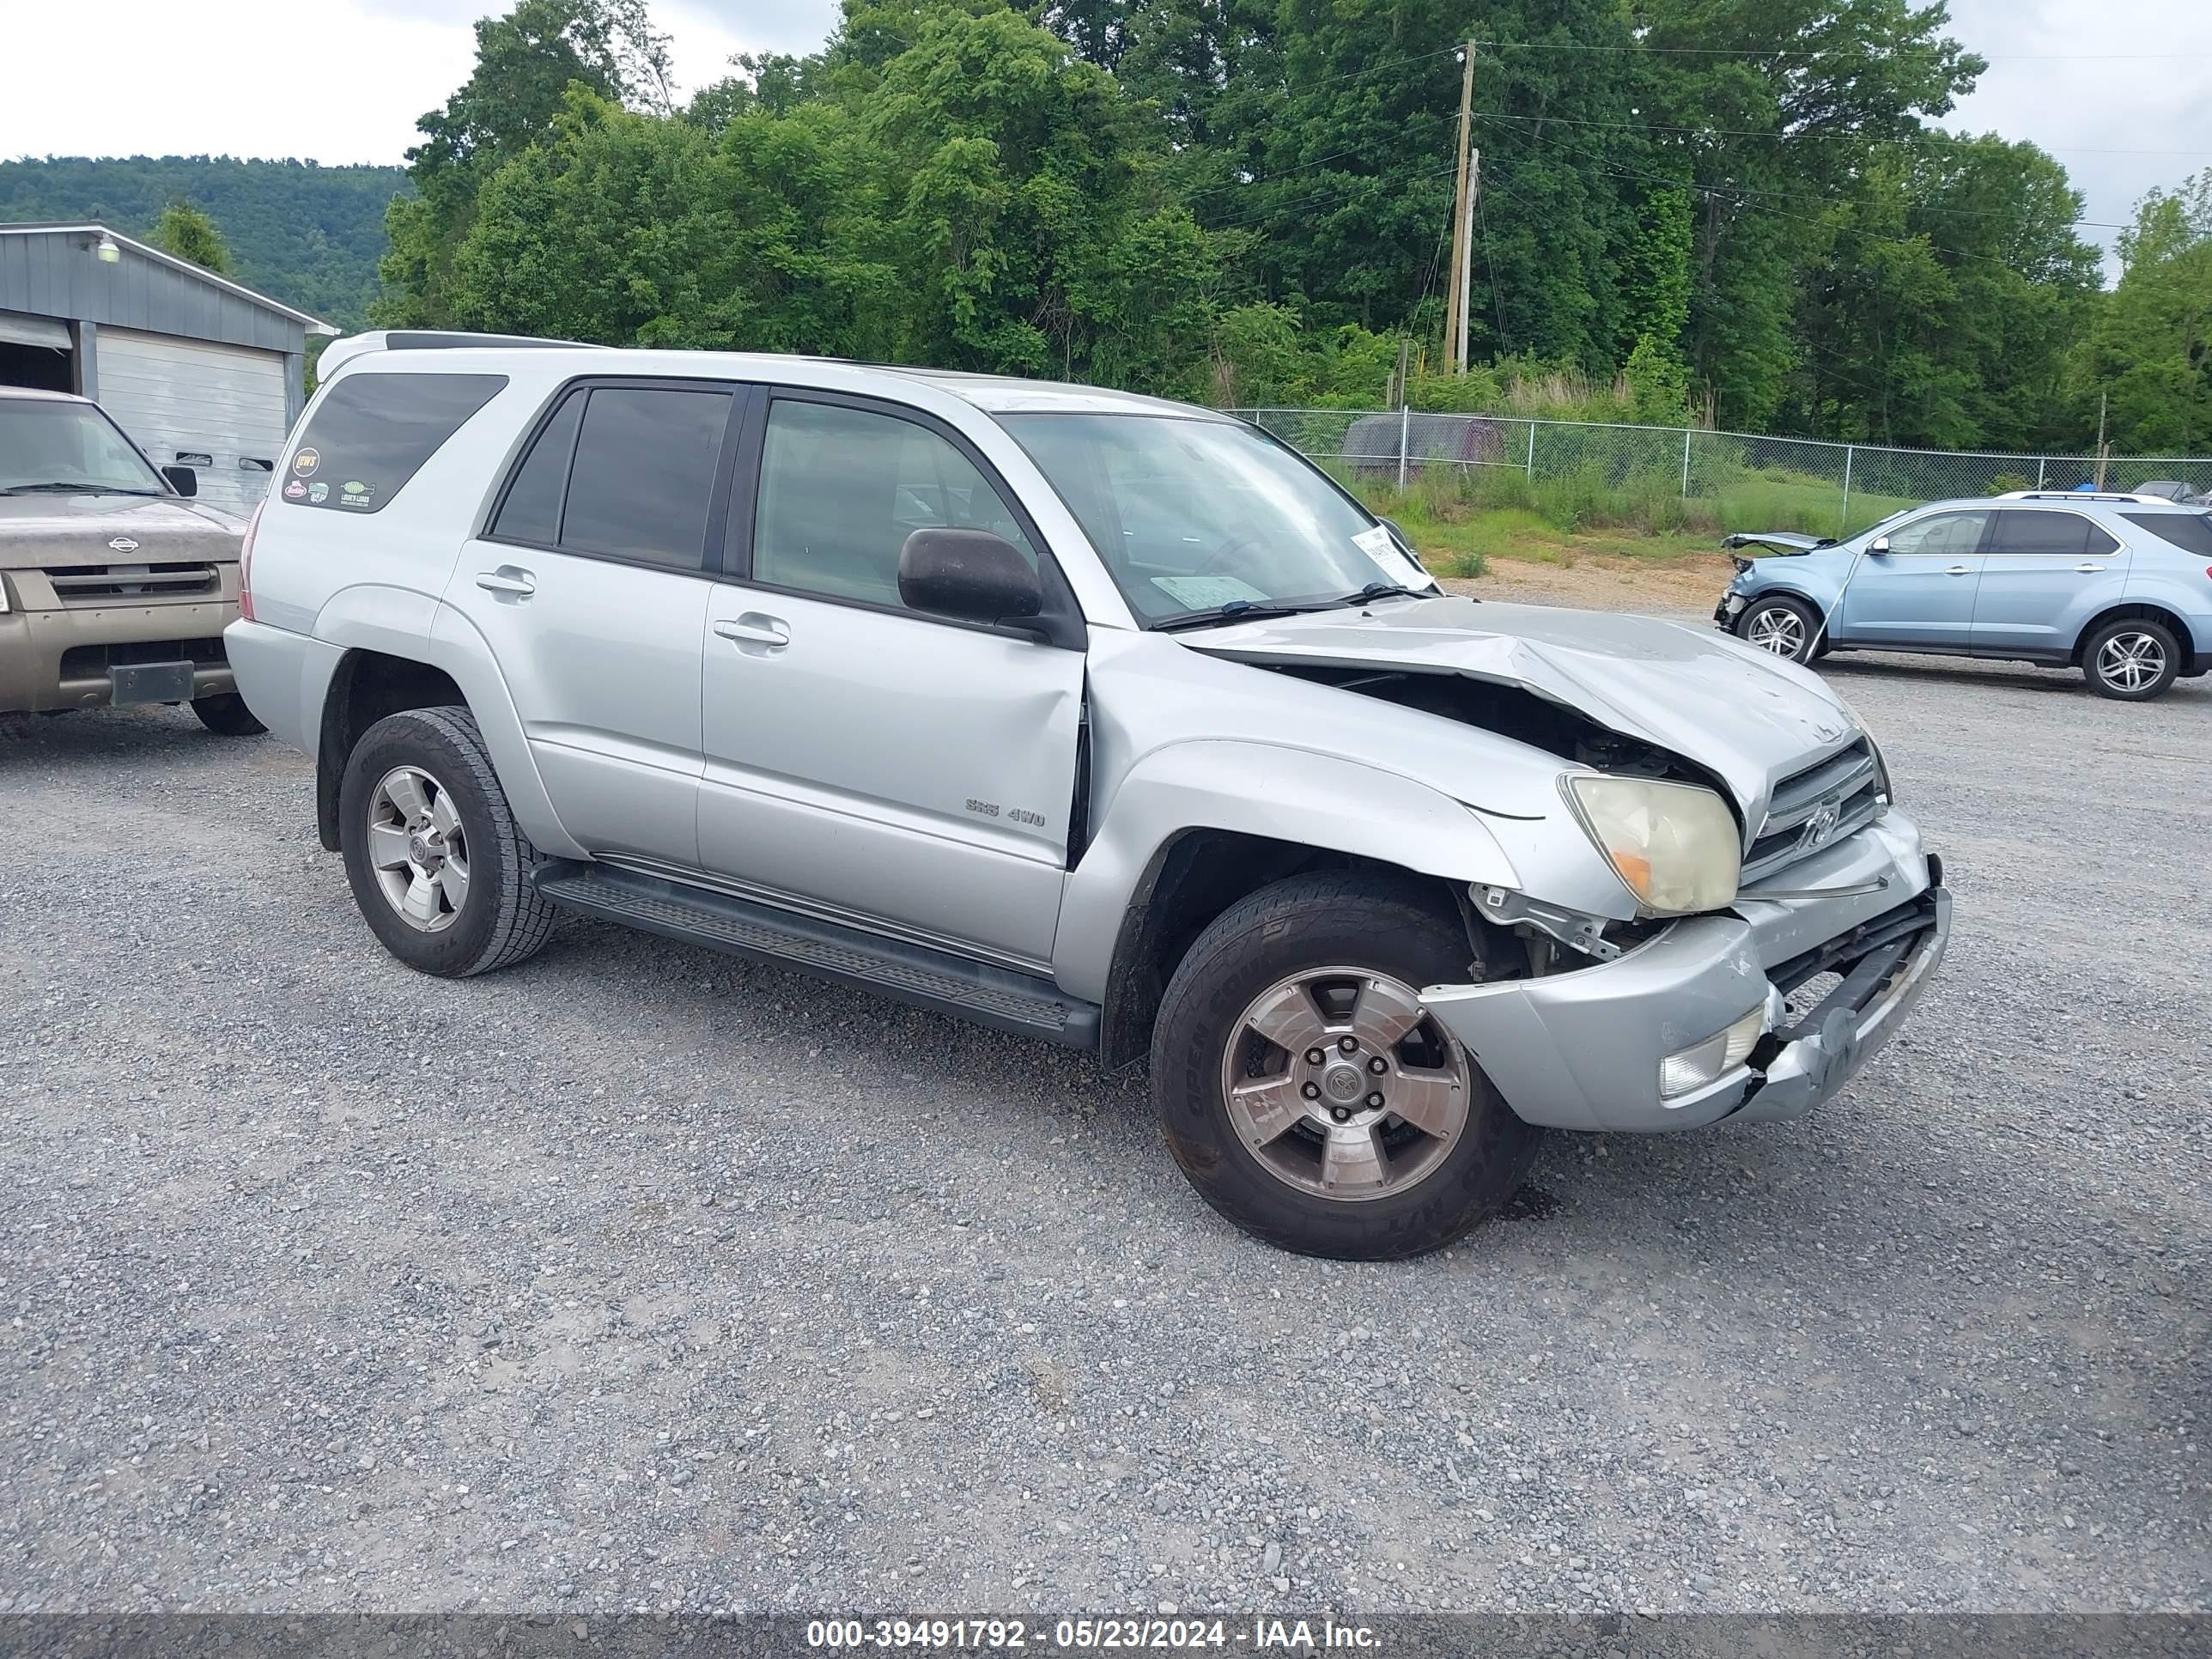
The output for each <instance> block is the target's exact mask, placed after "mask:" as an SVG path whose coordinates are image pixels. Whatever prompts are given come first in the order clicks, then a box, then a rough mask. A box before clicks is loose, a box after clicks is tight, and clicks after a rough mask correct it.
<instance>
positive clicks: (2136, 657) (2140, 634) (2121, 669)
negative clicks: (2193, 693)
mask: <svg viewBox="0 0 2212 1659" xmlns="http://www.w3.org/2000/svg"><path fill="white" fill-rule="evenodd" d="M2180 668H2181V646H2180V642H2179V641H2177V640H2176V639H2175V638H2174V637H2173V630H2172V629H2169V628H2168V627H2166V624H2165V623H2155V622H2152V621H2150V620H2148V618H2145V617H2123V618H2122V619H2121V620H2119V621H2118V622H2112V623H2106V624H2105V625H2104V626H2103V627H2102V628H2100V629H2098V630H2097V631H2096V632H2095V633H2093V634H2092V635H2089V637H2088V638H2087V640H2085V641H2082V644H2081V672H2082V675H2083V677H2084V678H2087V680H2088V682H2089V684H2090V687H2091V689H2093V690H2095V691H2096V692H2097V694H2098V695H2099V696H2106V697H2117V698H2118V699H2119V700H2120V701H2121V702H2149V701H2150V700H2151V699H2152V698H2153V697H2155V696H2158V695H2159V694H2160V692H2162V691H2164V690H2166V687H2167V686H2169V685H2172V684H2173V677H2174V675H2175V674H2176V673H2178V672H2179V671H2180Z"/></svg>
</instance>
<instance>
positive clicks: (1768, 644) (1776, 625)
mask: <svg viewBox="0 0 2212 1659" xmlns="http://www.w3.org/2000/svg"><path fill="white" fill-rule="evenodd" d="M1751 642H1752V643H1753V645H1755V646H1757V647H1759V649H1760V650H1762V651H1771V652H1772V653H1774V654H1775V655H1776V656H1778V657H1795V656H1798V655H1800V654H1802V653H1803V651H1804V649H1805V619H1804V618H1803V617H1801V616H1799V615H1798V614H1797V613H1796V611H1785V610H1784V609H1783V608H1782V607H1781V606H1779V605H1777V606H1775V607H1773V608H1772V609H1771V610H1766V611H1759V612H1757V613H1756V614H1754V615H1753V617H1752V619H1751Z"/></svg>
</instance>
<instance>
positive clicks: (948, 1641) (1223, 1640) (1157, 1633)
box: [806, 1616, 1382, 1654]
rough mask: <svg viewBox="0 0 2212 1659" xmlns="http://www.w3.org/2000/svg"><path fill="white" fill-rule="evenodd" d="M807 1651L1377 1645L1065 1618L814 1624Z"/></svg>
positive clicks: (1342, 1629)
mask: <svg viewBox="0 0 2212 1659" xmlns="http://www.w3.org/2000/svg"><path fill="white" fill-rule="evenodd" d="M806 1645H807V1646H808V1647H810V1648H819V1649H831V1650H835V1649H860V1648H921V1649H951V1650H959V1649H963V1648H967V1649H973V1650H985V1651H991V1650H996V1651H1002V1652H1004V1651H1012V1650H1019V1649H1029V1648H1043V1649H1048V1650H1072V1651H1085V1652H1132V1651H1140V1652H1143V1651H1164V1652H1178V1651H1189V1650H1224V1649H1236V1648H1243V1649H1245V1650H1249V1651H1253V1652H1270V1651H1272V1652H1281V1653H1291V1654H1297V1653H1321V1652H1326V1651H1346V1650H1349V1651H1354V1652H1363V1651H1364V1652H1374V1651H1376V1650H1378V1649H1379V1648H1380V1646H1381V1645H1382V1644H1381V1641H1380V1638H1379V1637H1378V1635H1377V1633H1376V1632H1375V1631H1374V1630H1372V1629H1370V1627H1369V1626H1364V1625H1340V1624H1339V1623H1337V1622H1336V1620H1334V1619H1333V1618H1329V1617H1326V1616H1324V1617H1322V1618H1321V1619H1318V1620H1314V1619H1271V1618H1261V1617H1255V1618H1253V1619H1252V1620H1250V1621H1249V1623H1243V1622H1239V1623H1233V1624H1232V1623H1231V1622H1230V1621H1229V1620H1222V1619H1156V1618H1150V1617H1127V1618H1103V1619H1079V1618H1067V1619H1060V1620H1054V1621H1052V1622H1051V1623H1050V1624H1047V1623H1045V1622H1044V1621H1043V1620H1038V1621H1036V1623H1035V1624H1032V1623H1031V1622H1030V1621H1029V1620H1024V1619H987V1618H976V1619H951V1618H946V1619H872V1620H866V1619H816V1620H809V1621H808V1623H807V1626H806Z"/></svg>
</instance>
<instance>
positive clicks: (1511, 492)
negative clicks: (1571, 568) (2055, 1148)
mask: <svg viewBox="0 0 2212 1659" xmlns="http://www.w3.org/2000/svg"><path fill="white" fill-rule="evenodd" d="M1231 412H1233V413H1235V414H1237V415H1239V416H1243V418H1244V419H1246V420H1249V421H1251V422H1254V423H1255V424H1256V425H1259V426H1261V427H1264V428H1267V430H1268V431H1270V432H1272V433H1273V434H1274V435H1276V436H1277V437H1279V438H1280V439H1282V440H1283V441H1284V442H1285V443H1287V444H1289V445H1291V447H1293V448H1296V449H1297V450H1299V451H1300V452H1302V453H1304V454H1305V455H1307V456H1309V457H1310V458H1311V459H1314V460H1316V461H1319V462H1321V463H1322V464H1323V465H1328V466H1329V467H1330V468H1331V469H1332V470H1334V471H1337V472H1338V473H1340V475H1342V476H1345V477H1348V478H1349V479H1351V480H1352V482H1354V483H1369V484H1378V483H1379V484H1391V485H1396V486H1399V487H1401V488H1407V489H1434V488H1436V487H1437V486H1438V485H1443V487H1445V488H1448V489H1452V490H1453V491H1454V492H1455V493H1456V494H1459V495H1462V496H1466V497H1469V498H1472V499H1474V500H1475V501H1491V502H1495V503H1498V504H1500V505H1522V506H1528V507H1534V508H1536V509H1537V510H1539V511H1541V512H1543V513H1545V514H1546V516H1547V517H1551V518H1553V519H1555V520H1559V522H1562V523H1565V524H1569V525H1572V524H1577V523H1583V522H1620V523H1639V524H1644V525H1646V526H1649V527H1653V528H1662V529H1663V528H1672V527H1676V526H1688V525H1692V524H1696V525H1703V526H1707V527H1711V528H1717V529H1720V530H1796V531H1803V532H1808V533H1811V534H1814V535H1822V536H1843V535H1848V534H1850V533H1853V532H1857V531H1858V530H1861V529H1863V528H1864V527H1865V526H1868V525H1870V524H1872V523H1874V522H1875V520H1878V519H1882V518H1886V517H1887V516H1888V515H1889V514H1890V513H1894V512H1897V511H1899V509H1901V508H1904V507H1917V506H1919V505H1920V504H1921V503H1922V502H1924V501H1942V500H1947V499H1950V498H1953V497H1960V496H1983V495H2002V494H2003V493H2004V492H2005V491H2007V490H2012V489H2056V490H2071V489H2075V488H2077V487H2079V486H2081V485H2083V484H2094V483H2096V482H2097V479H2098V462H2097V459H2096V457H2094V456H2093V455H2020V454H2006V453H1985V452H1969V451H1964V450H1941V449H1893V448H1888V447H1884V446H1881V445H1877V444H1843V443H1831V442H1827V441H1822V440H1820V439H1813V438H1771V437H1762V436H1759V435H1755V434H1752V433H1743V432H1708V431H1705V430H1703V429H1702V428H1682V427H1651V426H1619V425H1606V424H1599V423H1595V422H1582V421H1547V420H1531V419H1528V418H1526V417H1524V416H1490V415H1424V414H1419V413H1418V412H1415V411H1413V410H1402V409H1401V410H1340V409H1242V410H1233V411H1231ZM2144 484H2156V485H2159V486H2160V489H2159V490H2158V492H2157V493H2160V494H2165V495H2174V494H2176V493H2177V489H2176V487H2177V486H2179V487H2180V488H2181V489H2185V491H2186V492H2187V493H2189V494H2190V495H2203V494H2205V493H2207V492H2212V456H2201V455H2200V456H2191V457H2182V458H2176V457H2170V456H2169V457H2159V456H2112V457H2110V458H2108V459H2106V462H2105V463H2104V483H2103V487H2104V488H2105V489H2118V490H2133V489H2139V488H2141V487H2142V485H2144Z"/></svg>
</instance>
